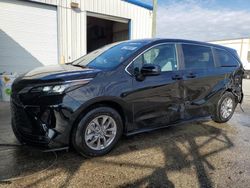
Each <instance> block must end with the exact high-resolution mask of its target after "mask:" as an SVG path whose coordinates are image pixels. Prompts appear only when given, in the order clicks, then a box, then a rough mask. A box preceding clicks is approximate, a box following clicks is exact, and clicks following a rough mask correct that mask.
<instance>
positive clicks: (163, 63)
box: [134, 44, 177, 72]
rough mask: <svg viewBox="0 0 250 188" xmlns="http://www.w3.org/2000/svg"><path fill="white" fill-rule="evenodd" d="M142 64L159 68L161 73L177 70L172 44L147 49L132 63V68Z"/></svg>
mask: <svg viewBox="0 0 250 188" xmlns="http://www.w3.org/2000/svg"><path fill="white" fill-rule="evenodd" d="M143 64H154V65H158V66H160V67H161V71H162V72H167V71H174V70H177V58H176V51H175V45H174V44H163V45H159V46H156V47H154V48H151V49H149V50H148V51H146V52H145V53H144V54H142V55H140V56H139V57H138V58H137V59H136V60H135V61H134V68H137V69H138V68H139V70H140V69H141V67H142V66H143Z"/></svg>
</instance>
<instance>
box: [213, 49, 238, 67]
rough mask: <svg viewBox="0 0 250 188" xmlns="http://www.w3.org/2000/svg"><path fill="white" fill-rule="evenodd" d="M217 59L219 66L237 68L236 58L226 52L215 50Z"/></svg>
mask: <svg viewBox="0 0 250 188" xmlns="http://www.w3.org/2000/svg"><path fill="white" fill-rule="evenodd" d="M214 55H215V59H216V61H217V63H218V65H219V66H221V67H223V66H237V64H238V63H237V61H236V60H235V58H234V57H233V56H232V55H231V54H229V53H228V52H226V51H225V50H220V49H214Z"/></svg>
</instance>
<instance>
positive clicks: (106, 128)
mask: <svg viewBox="0 0 250 188" xmlns="http://www.w3.org/2000/svg"><path fill="white" fill-rule="evenodd" d="M106 117H108V119H107V120H106V121H105V122H104V124H103V125H102V123H103V121H104V120H105V119H106ZM96 122H98V123H96ZM98 124H99V125H98ZM100 127H102V128H100ZM115 127H116V128H115ZM97 129H98V130H97ZM122 132H123V123H122V119H121V116H120V115H119V113H118V112H117V111H116V110H114V109H113V108H110V107H97V108H95V109H93V110H91V111H89V112H88V113H87V114H86V115H85V116H83V117H82V118H81V119H80V121H79V123H78V124H77V125H76V126H75V127H74V129H73V132H72V137H71V139H72V145H73V147H74V148H75V149H76V151H77V152H78V153H80V154H81V155H83V156H84V157H95V156H101V155H105V154H107V153H108V152H109V151H110V150H111V149H112V148H113V147H114V146H115V144H116V143H117V142H118V140H119V139H120V137H121V135H122ZM108 134H109V136H110V135H113V136H112V137H111V136H110V137H106V136H105V135H108ZM93 135H94V136H93ZM104 138H105V140H106V146H105V144H104ZM111 138H112V139H111ZM96 139H97V140H96ZM94 140H95V141H94ZM92 141H94V142H93V143H92ZM98 142H99V143H100V144H99V146H98Z"/></svg>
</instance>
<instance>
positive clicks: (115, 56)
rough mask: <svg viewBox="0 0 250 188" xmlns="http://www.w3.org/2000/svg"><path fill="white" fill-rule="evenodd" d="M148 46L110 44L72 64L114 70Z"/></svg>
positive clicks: (129, 42) (128, 42) (134, 43)
mask: <svg viewBox="0 0 250 188" xmlns="http://www.w3.org/2000/svg"><path fill="white" fill-rule="evenodd" d="M146 44H147V42H132V41H127V42H120V43H114V44H110V45H107V46H104V47H102V48H100V49H97V50H95V51H93V52H91V53H89V54H87V55H85V56H83V57H81V58H80V59H78V60H76V61H74V62H73V63H72V64H73V65H80V66H87V67H90V68H98V69H112V68H115V67H116V66H118V65H120V64H121V63H123V62H124V61H125V60H126V59H128V58H129V57H130V56H131V55H132V54H133V53H135V52H136V51H137V50H139V49H140V48H141V47H143V46H144V45H146Z"/></svg>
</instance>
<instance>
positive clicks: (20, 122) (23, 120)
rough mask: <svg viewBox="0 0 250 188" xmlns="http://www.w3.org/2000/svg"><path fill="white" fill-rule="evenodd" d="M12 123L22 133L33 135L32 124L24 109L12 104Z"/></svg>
mask: <svg viewBox="0 0 250 188" xmlns="http://www.w3.org/2000/svg"><path fill="white" fill-rule="evenodd" d="M11 112H12V121H13V123H14V125H15V126H16V128H17V129H18V131H20V132H21V133H29V134H31V133H32V124H31V122H30V120H29V118H28V116H27V114H26V112H25V110H24V109H23V107H20V106H18V105H17V104H15V102H14V101H12V102H11Z"/></svg>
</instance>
